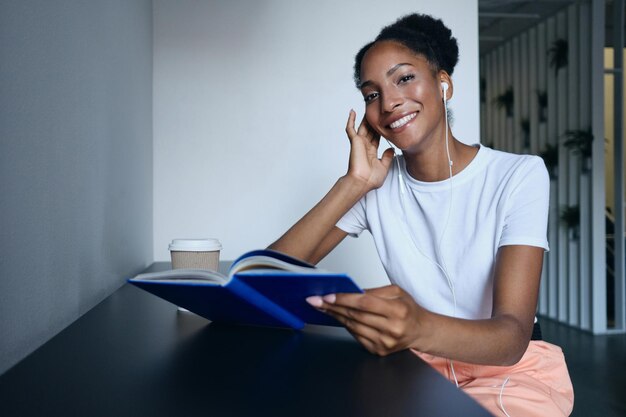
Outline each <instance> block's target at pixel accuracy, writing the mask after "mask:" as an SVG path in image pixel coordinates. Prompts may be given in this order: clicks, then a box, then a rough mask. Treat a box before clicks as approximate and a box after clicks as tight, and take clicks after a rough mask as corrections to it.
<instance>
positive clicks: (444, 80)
mask: <svg viewBox="0 0 626 417" xmlns="http://www.w3.org/2000/svg"><path fill="white" fill-rule="evenodd" d="M439 81H440V85H441V98H442V99H443V100H444V101H449V100H450V99H451V98H452V96H453V92H454V87H453V85H452V78H450V75H448V73H447V72H445V71H444V70H441V71H439Z"/></svg>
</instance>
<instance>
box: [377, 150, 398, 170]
mask: <svg viewBox="0 0 626 417" xmlns="http://www.w3.org/2000/svg"><path fill="white" fill-rule="evenodd" d="M395 154H396V153H395V152H394V150H393V148H388V149H385V152H383V155H382V157H381V158H380V162H381V163H382V164H383V166H384V167H385V169H386V170H389V167H390V166H391V163H392V162H393V156H394V155H395Z"/></svg>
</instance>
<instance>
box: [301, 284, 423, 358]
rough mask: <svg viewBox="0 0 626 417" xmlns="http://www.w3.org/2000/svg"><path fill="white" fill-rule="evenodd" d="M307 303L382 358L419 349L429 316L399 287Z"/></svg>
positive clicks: (337, 296)
mask: <svg viewBox="0 0 626 417" xmlns="http://www.w3.org/2000/svg"><path fill="white" fill-rule="evenodd" d="M307 302H308V303H309V304H311V305H312V306H313V307H315V308H317V309H319V310H321V311H323V312H325V313H327V314H329V315H331V316H333V317H334V318H335V319H337V320H338V321H339V322H340V323H341V324H343V325H344V326H345V327H346V329H348V331H349V332H350V333H352V335H353V336H354V337H355V338H356V339H357V340H358V341H359V343H361V344H362V345H363V346H364V347H365V348H366V349H367V350H368V351H370V352H371V353H375V354H377V355H380V356H385V355H388V354H390V353H393V352H397V351H400V350H404V349H407V348H411V347H416V343H417V341H418V339H419V338H420V336H423V331H424V326H423V323H424V321H425V320H426V317H425V316H426V315H427V313H428V312H427V311H426V310H425V309H424V308H422V307H420V306H419V305H418V304H417V303H416V302H415V301H414V300H413V297H411V296H410V295H409V294H408V293H407V292H406V291H404V290H403V289H401V288H400V287H398V286H397V285H387V286H384V287H379V288H374V289H370V290H366V291H365V294H355V293H345V294H329V295H325V296H324V297H319V296H313V297H308V298H307Z"/></svg>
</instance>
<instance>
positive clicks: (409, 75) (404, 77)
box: [398, 74, 415, 84]
mask: <svg viewBox="0 0 626 417" xmlns="http://www.w3.org/2000/svg"><path fill="white" fill-rule="evenodd" d="M414 78H415V75H413V74H407V75H405V76H403V77H401V78H400V80H399V81H398V84H402V83H406V82H409V81H411V80H412V79H414Z"/></svg>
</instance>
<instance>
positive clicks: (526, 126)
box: [519, 118, 530, 149]
mask: <svg viewBox="0 0 626 417" xmlns="http://www.w3.org/2000/svg"><path fill="white" fill-rule="evenodd" d="M519 125H520V128H521V129H522V135H523V140H524V148H526V149H528V148H530V120H528V119H527V118H524V119H522V120H521V121H520V124H519Z"/></svg>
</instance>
